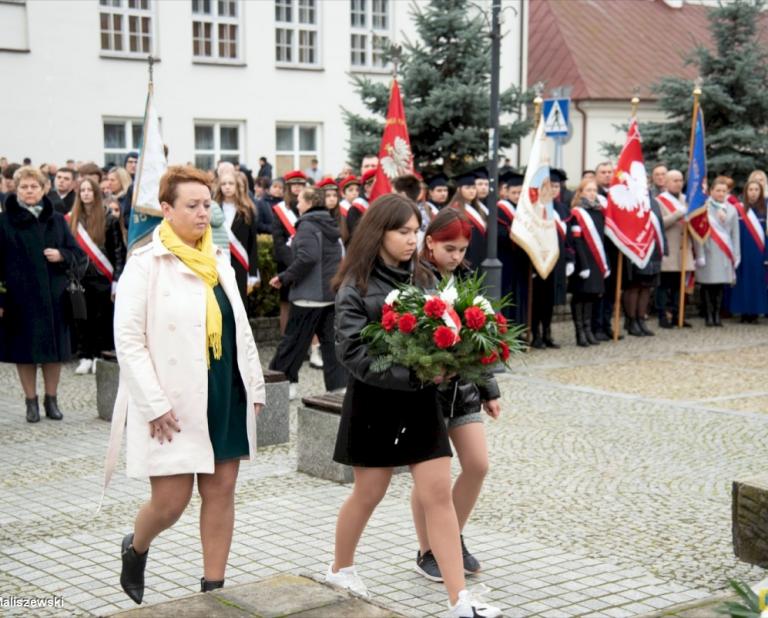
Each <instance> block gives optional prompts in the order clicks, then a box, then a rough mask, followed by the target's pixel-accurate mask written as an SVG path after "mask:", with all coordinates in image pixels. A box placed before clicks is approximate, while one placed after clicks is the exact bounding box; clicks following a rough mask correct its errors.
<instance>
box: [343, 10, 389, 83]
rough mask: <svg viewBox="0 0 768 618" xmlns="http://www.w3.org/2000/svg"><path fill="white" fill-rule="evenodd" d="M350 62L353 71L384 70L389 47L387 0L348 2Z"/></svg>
mask: <svg viewBox="0 0 768 618" xmlns="http://www.w3.org/2000/svg"><path fill="white" fill-rule="evenodd" d="M349 8H350V12H349V16H350V25H351V26H352V28H351V34H350V45H349V48H350V62H351V64H352V67H353V68H375V69H383V68H385V67H386V66H387V63H386V62H385V60H384V51H385V50H386V49H387V47H388V46H389V38H390V34H391V22H392V20H391V19H390V15H389V9H390V0H350V5H349Z"/></svg>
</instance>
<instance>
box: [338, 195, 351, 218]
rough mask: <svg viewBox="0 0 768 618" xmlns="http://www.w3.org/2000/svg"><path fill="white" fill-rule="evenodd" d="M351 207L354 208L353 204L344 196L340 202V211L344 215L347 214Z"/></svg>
mask: <svg viewBox="0 0 768 618" xmlns="http://www.w3.org/2000/svg"><path fill="white" fill-rule="evenodd" d="M350 208H352V204H351V203H350V201H349V200H348V199H347V198H344V199H343V200H341V201H340V202H339V212H341V216H342V217H346V216H347V213H348V212H349V209H350Z"/></svg>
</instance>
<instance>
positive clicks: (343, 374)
mask: <svg viewBox="0 0 768 618" xmlns="http://www.w3.org/2000/svg"><path fill="white" fill-rule="evenodd" d="M334 314H335V310H334V306H333V305H328V306H327V307H299V306H298V305H294V304H293V303H291V310H290V313H289V314H288V324H287V325H286V327H285V335H283V338H282V339H281V340H280V345H279V346H277V352H275V357H274V358H273V359H272V362H271V363H270V364H269V368H270V369H274V370H275V371H282V372H283V373H284V374H285V375H286V376H288V380H289V381H290V382H298V381H299V369H301V365H302V363H303V362H304V359H305V358H306V356H307V352H308V351H309V346H310V345H311V344H312V337H314V336H315V335H317V338H318V339H319V340H320V354H321V355H322V357H323V374H324V375H323V377H324V378H325V389H326V390H328V391H333V390H336V389H338V388H343V387H345V386H346V385H347V371H346V369H344V367H342V366H341V364H340V363H339V361H338V360H336V346H335V343H334V328H333V318H334Z"/></svg>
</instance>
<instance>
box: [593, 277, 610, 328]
mask: <svg viewBox="0 0 768 618" xmlns="http://www.w3.org/2000/svg"><path fill="white" fill-rule="evenodd" d="M611 289H612V290H613V288H611ZM613 305H614V302H613V298H612V297H611V298H609V297H608V286H607V285H606V293H605V294H603V296H602V297H601V298H599V299H597V300H596V301H595V302H593V303H592V319H591V320H590V322H591V324H592V332H595V333H598V332H600V331H602V332H604V333H607V332H608V331H609V330H611V321H612V320H613Z"/></svg>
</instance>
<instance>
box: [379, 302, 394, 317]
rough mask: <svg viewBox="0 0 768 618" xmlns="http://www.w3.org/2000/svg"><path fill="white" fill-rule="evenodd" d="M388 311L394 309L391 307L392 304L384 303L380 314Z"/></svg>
mask: <svg viewBox="0 0 768 618" xmlns="http://www.w3.org/2000/svg"><path fill="white" fill-rule="evenodd" d="M390 311H394V308H393V307H392V305H387V304H386V303H385V304H384V306H383V307H382V308H381V314H382V315H384V314H385V313H389V312H390Z"/></svg>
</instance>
